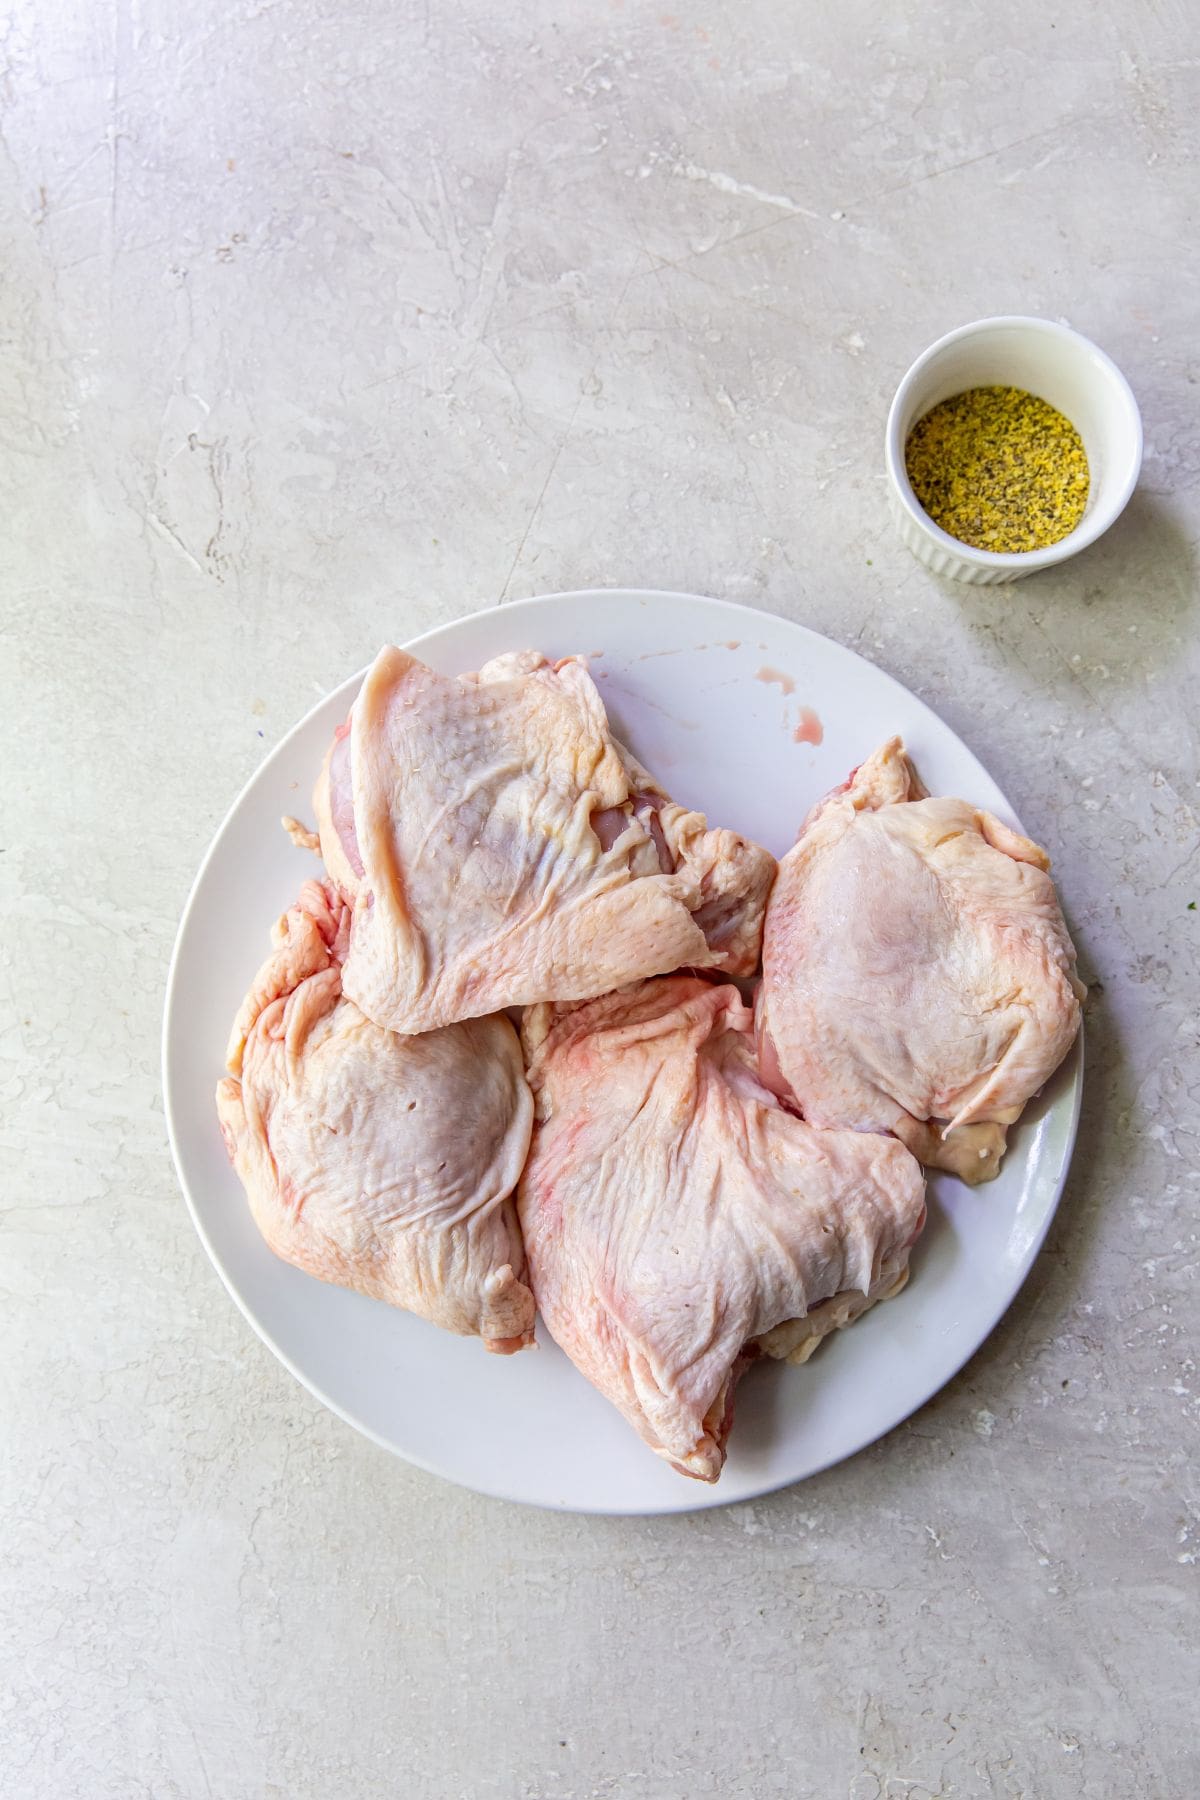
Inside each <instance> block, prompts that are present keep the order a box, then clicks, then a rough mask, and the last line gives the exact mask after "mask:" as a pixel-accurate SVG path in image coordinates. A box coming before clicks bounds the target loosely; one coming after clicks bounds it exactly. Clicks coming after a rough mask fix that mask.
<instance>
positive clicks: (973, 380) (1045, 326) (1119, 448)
mask: <svg viewBox="0 0 1200 1800" xmlns="http://www.w3.org/2000/svg"><path fill="white" fill-rule="evenodd" d="M973 387H1018V388H1024V389H1025V390H1026V391H1027V392H1028V393H1031V394H1037V395H1038V396H1039V397H1040V398H1041V399H1043V400H1047V401H1049V403H1050V405H1051V406H1056V407H1057V408H1058V410H1059V412H1061V413H1064V414H1065V415H1066V417H1067V418H1068V419H1070V421H1071V423H1072V424H1073V425H1074V427H1075V429H1076V431H1078V433H1079V435H1080V437H1081V438H1082V439H1083V447H1084V449H1085V450H1086V452H1087V459H1088V473H1089V476H1090V483H1091V484H1090V488H1089V491H1088V500H1087V508H1086V510H1085V512H1084V515H1083V518H1082V519H1081V520H1080V521H1079V524H1078V525H1077V526H1076V527H1075V529H1074V531H1072V532H1069V533H1068V535H1067V536H1066V537H1065V538H1060V539H1059V541H1058V543H1057V544H1049V545H1047V547H1046V548H1045V549H1044V550H1024V551H1018V552H1016V553H1014V554H1010V555H1005V556H1002V555H1000V554H998V553H997V552H996V551H994V550H976V549H974V548H973V547H972V546H971V545H970V544H962V543H960V542H959V540H958V539H957V538H954V537H951V536H950V534H949V532H946V531H943V530H942V529H941V527H940V526H939V525H935V524H934V522H933V520H932V519H931V518H930V517H929V514H928V513H927V512H925V510H924V509H923V508H922V506H921V505H920V503H919V501H918V500H917V497H916V495H915V494H914V493H913V491H912V487H911V485H910V483H909V479H908V474H907V472H906V470H905V467H904V445H905V442H906V440H907V438H908V434H909V432H910V431H911V430H912V428H913V426H914V425H915V424H916V422H917V420H918V419H920V418H923V417H924V415H925V414H926V413H927V412H928V411H929V410H930V408H931V407H934V406H937V404H938V403H939V401H942V400H948V399H949V398H950V397H951V395H953V394H961V393H962V392H963V391H964V389H966V388H973ZM886 455H887V472H888V487H889V492H888V499H889V502H890V505H891V509H892V518H893V519H894V520H895V524H896V529H897V530H898V531H899V533H900V536H901V537H902V538H903V539H904V542H905V543H906V544H907V545H908V547H909V549H910V550H911V551H912V552H913V555H914V556H917V557H919V558H920V560H921V561H922V562H923V563H925V564H926V565H927V566H928V567H929V568H931V569H932V570H933V571H934V573H935V574H937V575H952V576H953V577H954V578H955V579H956V580H957V581H974V582H982V583H986V584H988V585H992V584H995V583H998V582H1003V581H1019V580H1020V578H1021V576H1022V575H1032V574H1033V573H1034V571H1035V570H1037V569H1045V568H1048V567H1049V566H1050V565H1051V563H1059V562H1064V561H1065V560H1066V558H1067V557H1068V556H1074V555H1075V554H1076V552H1077V551H1079V550H1084V549H1086V548H1087V546H1088V545H1089V544H1092V543H1095V541H1096V539H1097V538H1098V537H1099V536H1100V534H1101V532H1103V531H1107V530H1108V528H1109V526H1110V525H1111V524H1112V522H1113V520H1114V519H1115V518H1117V516H1118V514H1120V513H1121V512H1122V511H1123V510H1124V507H1125V504H1126V502H1127V501H1128V499H1129V496H1130V494H1132V492H1133V489H1134V484H1135V483H1136V481H1137V478H1138V471H1139V470H1140V468H1141V466H1142V420H1141V414H1140V413H1139V412H1138V407H1137V401H1136V400H1135V399H1134V397H1133V394H1132V393H1131V391H1130V387H1129V383H1128V382H1127V381H1126V379H1125V377H1124V376H1123V375H1122V373H1121V371H1120V369H1118V368H1117V365H1116V364H1115V363H1114V362H1113V361H1112V360H1111V358H1109V357H1107V356H1105V354H1104V352H1103V350H1099V349H1097V347H1096V345H1095V344H1093V343H1090V342H1089V341H1088V339H1087V338H1085V337H1081V336H1080V335H1079V333H1078V332H1077V331H1072V330H1071V329H1070V327H1069V326H1066V325H1056V324H1054V323H1053V322H1052V321H1051V320H1050V319H1023V318H1019V317H1013V318H997V319H979V320H977V321H976V323H975V324H974V325H961V326H960V327H959V329H958V330H957V331H951V332H949V333H947V335H946V336H945V337H944V338H939V339H938V341H937V343H936V344H931V345H930V347H929V349H928V350H926V351H925V353H924V355H923V356H919V357H918V358H917V360H916V362H915V363H914V364H913V366H912V368H911V369H910V370H909V371H908V374H907V375H906V376H905V377H904V380H903V381H902V382H901V383H900V386H899V387H898V388H897V389H896V398H895V399H894V400H893V401H892V408H891V411H890V413H889V414H888V423H887V441H886Z"/></svg>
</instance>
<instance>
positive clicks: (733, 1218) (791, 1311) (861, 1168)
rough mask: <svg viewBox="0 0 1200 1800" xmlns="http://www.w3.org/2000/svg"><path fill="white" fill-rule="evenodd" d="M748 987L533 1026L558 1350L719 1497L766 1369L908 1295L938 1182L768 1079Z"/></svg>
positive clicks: (547, 1263)
mask: <svg viewBox="0 0 1200 1800" xmlns="http://www.w3.org/2000/svg"><path fill="white" fill-rule="evenodd" d="M753 1033H754V1027H753V1016H752V1014H751V1012H750V1010H749V1009H748V1008H747V1006H746V1005H745V1004H744V1003H743V1001H742V998H741V995H740V994H739V992H738V990H737V988H736V987H734V986H732V985H729V984H725V985H715V984H712V983H709V982H706V981H704V980H702V979H700V978H698V977H695V976H688V975H679V976H672V977H668V978H665V979H659V980H653V981H646V982H642V983H639V984H637V985H635V986H632V987H630V988H628V989H626V990H624V991H623V992H620V993H614V994H609V995H606V996H605V997H603V998H601V999H597V1000H591V1001H586V1002H583V1003H581V1004H575V1005H558V1006H536V1007H532V1008H530V1010H529V1011H528V1012H527V1013H526V1015H525V1019H524V1024H523V1032H522V1037H523V1042H524V1048H525V1054H526V1063H527V1069H528V1075H529V1080H530V1084H531V1086H532V1088H533V1091H534V1095H535V1098H536V1105H537V1115H536V1123H535V1126H534V1136H533V1144H532V1148H531V1151H530V1156H529V1161H528V1163H527V1164H526V1168H525V1172H524V1174H523V1176H522V1179H521V1185H520V1189H519V1197H518V1206H519V1211H520V1218H521V1225H522V1229H523V1232H524V1236H525V1246H526V1253H527V1256H528V1259H529V1270H530V1279H531V1282H532V1285H533V1289H534V1293H535V1295H536V1297H537V1301H538V1306H539V1308H540V1311H541V1314H542V1317H543V1319H544V1321H545V1323H546V1326H547V1328H548V1329H549V1331H550V1334H551V1336H552V1337H553V1338H554V1339H555V1341H556V1342H557V1343H558V1344H559V1345H560V1346H561V1347H562V1349H563V1350H565V1351H566V1353H567V1355H568V1356H569V1357H570V1358H571V1359H572V1361H573V1362H574V1363H575V1364H576V1365H577V1367H578V1368H579V1369H580V1370H581V1371H582V1373H583V1374H584V1375H585V1376H586V1377H587V1378H588V1380H589V1381H591V1382H592V1383H593V1384H594V1385H595V1386H596V1387H597V1388H598V1389H599V1390H600V1392H601V1393H602V1394H604V1395H606V1396H607V1398H608V1399H609V1400H611V1401H612V1402H613V1404H614V1405H616V1406H617V1407H618V1408H619V1409H620V1410H621V1412H622V1413H623V1414H624V1415H625V1417H626V1418H627V1419H628V1420H629V1422H630V1423H631V1424H632V1425H633V1427H634V1428H635V1430H637V1431H638V1432H640V1434H641V1436H642V1437H643V1438H644V1440H645V1441H646V1443H647V1444H648V1445H649V1446H650V1447H651V1449H653V1450H655V1451H656V1452H657V1453H658V1455H660V1456H662V1457H664V1458H665V1459H666V1460H667V1461H668V1462H670V1463H671V1464H672V1465H674V1466H675V1467H676V1468H677V1469H679V1470H680V1471H681V1472H682V1473H684V1474H687V1475H692V1476H695V1477H698V1478H699V1479H701V1480H704V1481H715V1480H716V1479H717V1477H718V1475H719V1474H720V1471H721V1468H722V1465H723V1463H724V1461H725V1446H726V1439H727V1436H728V1433H729V1427H730V1423H731V1420H732V1409H733V1391H734V1386H735V1384H736V1382H737V1380H738V1377H739V1375H740V1374H741V1372H742V1370H743V1369H744V1368H745V1367H746V1365H747V1363H748V1361H749V1360H750V1359H751V1358H752V1357H753V1356H754V1355H756V1354H758V1353H759V1352H760V1351H765V1352H766V1353H767V1354H770V1355H775V1356H780V1357H789V1358H791V1359H792V1360H795V1361H803V1360H804V1359H805V1358H806V1356H807V1355H808V1354H809V1352H810V1351H811V1350H812V1349H813V1348H815V1346H816V1344H817V1343H818V1342H819V1341H820V1339H821V1338H822V1337H823V1336H824V1335H826V1334H827V1333H828V1332H830V1331H832V1330H834V1329H836V1328H837V1327H838V1326H840V1325H842V1324H845V1323H848V1322H849V1321H850V1320H851V1319H853V1318H855V1317H857V1316H858V1314H859V1313H860V1312H862V1311H863V1310H865V1308H866V1307H867V1306H868V1305H870V1304H871V1303H872V1302H873V1301H875V1300H877V1299H882V1298H884V1297H887V1296H889V1295H891V1294H893V1293H895V1292H897V1291H898V1289H899V1288H900V1287H901V1286H902V1285H903V1283H904V1280H905V1278H906V1275H907V1270H908V1257H909V1250H910V1247H911V1245H912V1243H913V1242H914V1241H915V1239H916V1236H917V1234H918V1233H919V1231H920V1229H921V1225H922V1223H923V1221H924V1216H925V1206H924V1177H923V1176H922V1173H921V1170H920V1167H919V1165H918V1164H917V1162H916V1161H915V1160H914V1159H913V1157H912V1156H910V1155H909V1153H908V1151H907V1150H906V1149H905V1148H904V1147H903V1145H901V1144H900V1143H899V1142H897V1140H896V1139H895V1138H894V1137H889V1136H871V1135H867V1134H865V1133H860V1132H851V1131H817V1130H814V1129H813V1128H812V1127H811V1126H809V1125H807V1124H805V1123H804V1122H803V1121H801V1120H800V1119H798V1118H797V1117H795V1115H794V1114H793V1113H791V1112H789V1111H788V1110H787V1109H785V1108H784V1107H783V1106H782V1105H781V1104H780V1103H779V1101H778V1099H777V1098H776V1096H775V1095H773V1094H772V1093H771V1092H769V1091H768V1089H767V1088H765V1087H764V1086H763V1084H762V1082H761V1080H760V1079H759V1076H758V1073H757V1069H756V1064H755V1047H754V1035H753Z"/></svg>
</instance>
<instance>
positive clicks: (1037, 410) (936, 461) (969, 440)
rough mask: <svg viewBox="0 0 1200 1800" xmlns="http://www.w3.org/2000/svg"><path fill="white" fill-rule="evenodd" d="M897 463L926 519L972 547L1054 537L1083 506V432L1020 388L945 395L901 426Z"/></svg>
mask: <svg viewBox="0 0 1200 1800" xmlns="http://www.w3.org/2000/svg"><path fill="white" fill-rule="evenodd" d="M904 462H905V467H906V468H907V470H908V479H909V481H910V482H911V483H912V488H913V492H914V494H915V495H916V497H917V499H918V500H919V501H920V503H921V505H922V506H923V507H924V508H925V511H926V512H927V513H928V514H929V516H930V518H931V519H932V520H933V521H934V523H935V524H937V525H940V526H941V528H942V530H943V531H948V532H949V533H950V535H951V537H956V538H957V539H958V540H959V542H960V543H963V544H971V545H973V546H974V548H975V549H977V550H995V551H1000V552H1009V551H1020V550H1042V549H1044V548H1045V547H1046V545H1047V544H1057V543H1058V541H1059V539H1060V538H1064V537H1066V535H1067V533H1068V532H1069V531H1074V529H1075V527H1076V525H1078V523H1079V521H1080V519H1081V518H1082V517H1083V510H1084V507H1085V506H1086V505H1087V497H1088V479H1089V478H1088V461H1087V452H1086V451H1085V450H1084V447H1083V440H1082V438H1081V437H1080V435H1079V433H1078V432H1077V431H1076V429H1075V427H1074V426H1073V425H1072V423H1071V421H1070V420H1069V419H1067V418H1064V416H1063V414H1062V413H1060V412H1059V411H1058V410H1057V409H1056V408H1055V407H1053V406H1051V405H1049V404H1048V402H1047V401H1045V400H1039V399H1038V397H1037V395H1036V394H1027V393H1026V392H1025V390H1024V388H1015V387H977V388H968V389H967V391H966V392H965V393H962V394H955V395H954V396H953V398H952V399H949V400H943V401H942V402H941V403H940V405H938V406H935V407H934V408H933V409H932V410H931V411H930V412H927V413H926V414H925V417H924V418H923V419H919V420H918V421H917V423H916V424H915V425H914V426H913V428H912V430H911V431H910V432H909V434H908V441H907V443H906V444H905V446H904Z"/></svg>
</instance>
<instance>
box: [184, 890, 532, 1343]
mask: <svg viewBox="0 0 1200 1800" xmlns="http://www.w3.org/2000/svg"><path fill="white" fill-rule="evenodd" d="M349 926H350V910H349V908H348V906H347V905H346V904H345V902H344V901H343V900H342V899H341V898H340V897H339V896H338V895H337V894H336V892H335V891H334V890H333V889H332V888H328V887H324V886H322V885H320V884H319V883H317V882H315V881H309V882H306V883H305V885H304V887H303V888H302V890H301V893H300V898H299V901H298V902H297V904H296V905H295V906H294V907H292V909H291V910H290V911H289V912H288V913H286V914H285V915H284V917H283V918H282V919H280V921H279V923H278V924H277V925H276V927H275V931H274V934H273V936H274V943H275V949H274V951H273V953H272V955H271V956H270V957H269V958H268V960H267V961H266V962H265V963H264V964H263V966H262V968H261V969H260V970H259V972H258V975H257V976H256V977H255V980H254V984H253V986H252V988H251V990H250V993H249V994H248V995H247V997H246V1000H245V1002H244V1004H243V1006H242V1009H241V1011H240V1012H239V1014H238V1017H237V1021H236V1023H235V1025H234V1030H233V1036H232V1038H231V1040H230V1044H229V1051H228V1057H227V1066H228V1068H229V1070H230V1075H229V1076H228V1077H226V1079H225V1080H223V1081H222V1082H221V1083H220V1085H219V1087H218V1089H217V1111H218V1114H219V1117H220V1121H221V1129H222V1132H223V1133H224V1136H225V1143H226V1146H227V1148H228V1150H229V1154H230V1158H231V1160H232V1161H233V1164H234V1167H235V1168H236V1170H237V1172H238V1174H239V1176H240V1177H241V1179H242V1182H243V1184H244V1186H245V1189H246V1193H247V1195H248V1196H249V1200H250V1208H251V1211H252V1213H253V1215H254V1219H255V1223H256V1224H257V1226H258V1228H259V1230H260V1231H261V1232H262V1235H263V1237H264V1238H265V1239H266V1241H267V1243H268V1244H269V1245H270V1247H271V1249H272V1250H273V1251H274V1252H275V1253H276V1255H277V1256H281V1257H282V1258H283V1259H284V1261H285V1262H290V1263H294V1264H295V1265H296V1267H297V1268H300V1269H303V1270H305V1272H306V1273H308V1274H310V1275H317V1276H319V1277H320V1278H321V1279H322V1280H323V1281H334V1282H339V1283H341V1284H342V1285H343V1286H345V1287H351V1288H356V1289H358V1291H359V1292H360V1293H363V1294H370V1295H373V1296H375V1297H376V1298H378V1299H381V1300H388V1301H390V1302H391V1303H392V1305H393V1306H401V1307H405V1308H406V1309H407V1310H408V1311H410V1312H415V1313H420V1314H421V1316H422V1317H423V1318H426V1319H430V1320H432V1321H433V1323H434V1324H435V1325H441V1326H444V1327H445V1328H446V1329H447V1330H448V1331H455V1332H459V1333H461V1334H464V1335H478V1336H479V1337H481V1338H483V1340H484V1343H485V1345H486V1347H487V1348H488V1349H489V1350H496V1351H501V1352H507V1351H511V1350H517V1349H520V1348H522V1346H524V1345H527V1344H531V1343H532V1342H533V1321H534V1305H533V1297H532V1295H531V1294H530V1291H529V1289H528V1288H527V1287H526V1286H525V1284H524V1281H523V1280H522V1275H523V1273H524V1260H525V1259H524V1254H523V1251H522V1248H521V1236H520V1231H519V1228H518V1225H517V1219H516V1213H515V1210H514V1207H513V1202H512V1199H511V1195H512V1191H513V1189H514V1187H515V1186H516V1182H517V1177H518V1176H519V1174H520V1172H521V1165H522V1163H523V1162H524V1160H525V1154H526V1150H527V1149H528V1145H529V1134H530V1127H531V1122H532V1114H533V1103H532V1100H531V1097H530V1093H529V1089H528V1087H527V1086H526V1083H525V1079H524V1075H523V1072H522V1067H521V1054H520V1047H519V1045H518V1042H517V1037H516V1033H515V1032H514V1030H513V1028H512V1026H511V1025H510V1024H509V1022H508V1020H507V1019H505V1018H503V1017H494V1018H485V1019H474V1020H471V1021H470V1022H469V1023H464V1024H458V1025H452V1026H448V1027H446V1028H445V1029H444V1030H441V1031H434V1032H430V1033H429V1034H428V1035H427V1036H425V1037H420V1038H411V1037H396V1036H395V1035H394V1034H393V1033H391V1032H389V1031H382V1030H380V1028H379V1027H378V1026H377V1025H373V1024H371V1022H370V1021H369V1020H368V1019H366V1018H364V1016H363V1014H362V1013H361V1012H360V1011H359V1009H358V1008H357V1007H356V1006H355V1005H354V1004H353V1003H352V1002H351V1001H349V1000H347V999H346V998H345V997H344V996H343V994H342V977H341V963H342V958H343V956H344V954H345V949H346V943H347V940H348V936H349Z"/></svg>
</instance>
